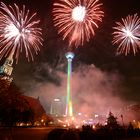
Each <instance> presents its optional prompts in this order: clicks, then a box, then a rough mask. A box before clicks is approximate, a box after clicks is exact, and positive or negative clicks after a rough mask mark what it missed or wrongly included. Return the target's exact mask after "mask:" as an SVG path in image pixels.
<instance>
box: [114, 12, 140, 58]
mask: <svg viewBox="0 0 140 140" xmlns="http://www.w3.org/2000/svg"><path fill="white" fill-rule="evenodd" d="M116 25H117V26H116V27H113V29H114V30H115V31H114V32H113V41H112V43H113V44H118V45H119V46H118V48H117V52H118V53H124V54H125V55H127V54H128V53H130V52H133V54H134V55H135V54H136V52H137V51H138V50H139V49H140V18H139V17H138V16H137V14H135V15H128V16H127V17H126V18H125V19H123V18H122V22H116Z"/></svg>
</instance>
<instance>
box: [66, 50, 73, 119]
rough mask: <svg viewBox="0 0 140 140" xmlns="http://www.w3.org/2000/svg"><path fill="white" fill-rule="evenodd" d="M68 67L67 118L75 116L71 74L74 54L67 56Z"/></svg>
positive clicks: (70, 53) (68, 53)
mask: <svg viewBox="0 0 140 140" xmlns="http://www.w3.org/2000/svg"><path fill="white" fill-rule="evenodd" d="M65 56H66V58H67V61H68V67H67V97H66V112H65V115H66V116H67V117H72V116H73V107H72V96H71V73H72V60H73V58H74V53H72V52H67V53H66V54H65Z"/></svg>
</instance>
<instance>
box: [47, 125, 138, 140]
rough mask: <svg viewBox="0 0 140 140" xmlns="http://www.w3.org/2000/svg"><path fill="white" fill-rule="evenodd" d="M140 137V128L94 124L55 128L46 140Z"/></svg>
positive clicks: (101, 139)
mask: <svg viewBox="0 0 140 140" xmlns="http://www.w3.org/2000/svg"><path fill="white" fill-rule="evenodd" d="M128 138H140V129H133V128H130V127H128V128H127V129H126V128H115V129H109V128H107V127H101V128H98V129H96V130H95V129H92V126H90V125H87V126H83V127H82V129H79V130H78V129H54V130H52V131H51V132H50V133H49V134H48V136H46V137H45V138H44V140H123V139H128Z"/></svg>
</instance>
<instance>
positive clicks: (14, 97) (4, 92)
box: [0, 79, 33, 126]
mask: <svg viewBox="0 0 140 140" xmlns="http://www.w3.org/2000/svg"><path fill="white" fill-rule="evenodd" d="M22 94H23V93H22V92H21V91H20V89H19V88H18V87H17V86H16V85H15V84H14V83H11V84H10V85H8V83H7V81H6V80H2V79H0V122H1V124H2V125H8V126H12V125H15V124H16V122H28V121H31V119H33V113H32V109H31V107H30V105H29V103H28V102H27V101H26V100H25V99H23V98H22V96H21V95H22Z"/></svg>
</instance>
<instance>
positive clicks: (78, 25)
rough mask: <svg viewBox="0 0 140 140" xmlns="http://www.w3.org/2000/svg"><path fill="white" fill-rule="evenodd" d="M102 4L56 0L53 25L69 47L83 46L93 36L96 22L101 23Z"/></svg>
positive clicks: (94, 0) (88, 0)
mask: <svg viewBox="0 0 140 140" xmlns="http://www.w3.org/2000/svg"><path fill="white" fill-rule="evenodd" d="M101 6H102V3H99V0H65V1H64V0H58V1H57V2H55V3H54V7H53V15H54V25H55V26H56V27H57V28H58V33H62V34H63V39H65V38H67V39H68V40H69V45H72V44H73V45H75V46H76V47H77V46H79V45H83V44H84V42H85V41H89V39H90V38H91V35H93V36H94V35H95V28H98V22H101V21H102V17H103V14H104V13H103V11H102V10H101Z"/></svg>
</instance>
